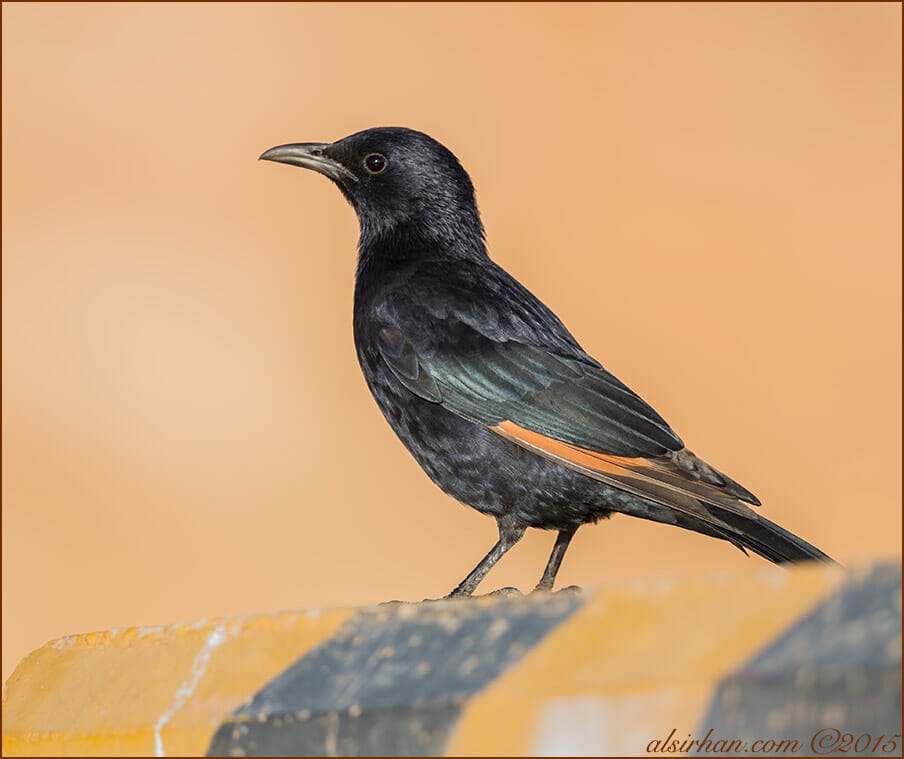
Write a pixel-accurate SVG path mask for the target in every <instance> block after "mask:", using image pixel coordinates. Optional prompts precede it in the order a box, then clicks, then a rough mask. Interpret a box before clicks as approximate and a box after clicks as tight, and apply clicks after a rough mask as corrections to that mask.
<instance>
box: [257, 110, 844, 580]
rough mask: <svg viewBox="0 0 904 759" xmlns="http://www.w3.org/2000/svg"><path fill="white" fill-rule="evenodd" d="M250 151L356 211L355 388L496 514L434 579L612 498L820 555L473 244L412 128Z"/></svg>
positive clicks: (554, 558) (463, 209) (476, 235)
mask: <svg viewBox="0 0 904 759" xmlns="http://www.w3.org/2000/svg"><path fill="white" fill-rule="evenodd" d="M261 158H262V159H265V160H268V161H278V162H280V163H288V164H291V165H293V166H302V167H304V168H307V169H313V170H314V171H317V172H320V173H321V174H325V175H326V176H327V177H329V178H330V179H331V180H332V181H333V182H335V184H336V185H337V186H338V187H339V189H340V190H341V191H342V194H343V195H344V196H345V198H346V199H347V200H348V201H349V203H351V205H352V207H353V208H354V209H355V211H356V212H357V215H358V220H359V222H360V227H361V235H360V240H359V242H358V266H357V273H356V280H355V305H354V335H355V346H356V348H357V353H358V361H359V362H360V364H361V370H362V371H363V373H364V377H365V379H366V381H367V385H368V387H369V388H370V391H371V393H373V396H374V398H375V400H376V402H377V405H378V406H379V407H380V410H381V411H382V412H383V415H384V416H385V417H386V421H388V422H389V424H390V426H391V427H392V428H393V430H395V433H396V434H397V435H398V436H399V438H400V439H401V441H402V443H404V445H405V447H406V448H408V450H409V451H410V452H411V455H412V456H414V458H415V459H416V460H417V462H418V463H419V464H420V465H421V467H422V468H423V469H424V471H425V472H426V473H427V474H428V476H429V477H430V479H432V480H433V482H435V483H436V484H437V485H438V486H439V487H440V488H441V489H442V490H443V491H444V492H446V493H448V494H449V495H451V496H452V497H453V498H456V499H457V500H459V501H461V502H462V503H465V504H467V505H468V506H471V507H473V508H475V509H477V510H478V511H480V512H482V513H484V514H488V515H490V516H492V517H494V518H495V519H496V522H497V523H498V526H499V541H498V542H497V543H496V545H494V546H493V548H492V549H491V550H490V552H489V553H488V554H487V555H486V556H485V557H484V558H483V559H482V560H481V561H480V563H479V564H478V565H477V566H476V567H475V568H474V570H473V571H472V572H471V573H470V574H469V575H468V576H467V577H466V578H465V579H464V580H463V581H462V582H461V584H459V585H458V587H457V588H455V589H454V590H453V591H452V593H451V594H450V595H453V596H457V595H470V594H471V593H473V591H474V590H475V588H476V587H477V585H478V584H479V583H480V581H481V580H482V579H483V578H484V577H485V576H486V574H487V572H489V570H490V569H491V568H492V566H493V565H494V564H495V563H496V562H497V561H498V560H499V558H500V557H501V556H502V555H503V554H505V552H506V551H508V550H509V549H510V548H511V547H512V546H513V545H515V543H517V542H518V540H520V539H521V537H522V535H523V534H524V531H525V530H526V528H528V527H538V528H541V529H545V530H556V531H558V537H557V538H556V542H555V547H554V548H553V550H552V554H551V556H550V558H549V562H548V563H547V565H546V570H545V571H544V572H543V576H542V578H541V579H540V581H539V583H538V584H537V589H546V590H548V589H551V588H552V586H553V582H554V581H555V577H556V573H557V572H558V569H559V565H560V564H561V563H562V557H563V556H564V554H565V551H566V549H567V548H568V544H569V542H570V541H571V539H572V537H573V536H574V533H575V531H576V530H577V529H578V527H580V526H581V525H582V524H585V523H587V522H596V521H597V520H598V519H601V518H603V517H608V516H609V515H610V514H612V513H613V512H621V513H623V514H630V515H631V516H636V517H642V518H644V519H651V520H653V521H656V522H664V523H666V524H673V525H676V526H678V527H683V528H685V529H688V530H694V531H696V532H700V533H703V534H704V535H709V536H711V537H714V538H721V539H723V540H727V541H729V542H730V543H733V544H734V545H735V546H737V547H738V548H740V549H741V550H742V551H744V552H745V553H746V551H745V549H750V550H751V551H754V552H755V553H758V554H760V555H761V556H764V557H765V558H767V559H769V560H770V561H773V562H776V563H784V562H797V561H803V560H807V559H822V560H825V561H831V559H829V557H828V556H826V555H825V554H824V553H822V551H820V550H818V549H817V548H814V547H813V546H812V545H810V544H809V543H807V542H806V541H804V540H802V539H801V538H799V537H797V536H796V535H793V534H791V533H790V532H788V531H787V530H784V529H782V528H781V527H779V526H778V525H777V524H774V523H773V522H770V521H769V520H767V519H765V518H764V517H762V516H760V515H759V514H757V513H756V512H755V511H754V510H753V509H752V508H750V506H748V505H747V504H752V505H754V506H759V505H760V502H759V500H758V499H757V498H756V496H754V495H753V494H752V493H750V491H748V490H747V489H745V488H744V487H742V486H741V485H739V484H738V483H737V482H735V481H734V480H732V479H730V478H729V477H727V476H726V475H724V474H722V473H721V472H719V471H717V470H716V469H714V468H713V467H711V466H710V465H709V464H707V463H706V462H704V461H703V460H702V459H700V458H698V457H697V456H695V455H694V454H693V453H692V452H691V451H689V450H688V449H687V448H685V446H684V443H683V442H682V441H681V438H679V437H678V435H676V434H675V433H674V432H673V431H672V429H671V428H670V427H669V425H668V424H667V423H666V422H665V420H664V419H663V418H662V417H661V416H660V415H659V414H657V413H656V412H655V411H654V410H653V409H652V408H651V407H650V406H649V405H647V404H646V403H645V402H644V401H643V400H642V399H641V398H640V397H639V396H638V395H637V394H636V393H634V392H633V391H632V390H630V389H629V388H628V387H627V386H625V385H624V384H623V383H622V382H620V381H619V380H618V379H616V377H615V376H613V375H612V374H610V373H609V372H608V371H606V370H605V369H604V368H603V367H602V366H601V365H600V363H599V362H598V361H597V360H596V359H594V358H593V357H592V356H590V355H589V354H588V353H586V352H585V351H584V349H583V348H581V346H580V345H579V344H578V343H577V341H576V340H575V339H574V337H572V336H571V333H570V332H569V331H568V330H567V329H566V328H565V326H564V325H563V324H562V322H561V321H559V319H558V318H557V317H556V315H555V314H554V313H553V312H552V311H550V310H549V309H548V308H547V307H546V306H545V305H544V304H543V303H542V302H541V301H540V300H539V299H538V298H536V297H535V296H534V295H533V294H532V293H530V292H529V291H528V290H527V289H526V288H525V287H524V286H523V285H521V284H520V283H519V282H518V281H517V280H515V279H514V278H513V277H512V276H511V275H510V274H508V273H507V272H506V271H504V270H503V269H502V268H501V267H499V266H498V265H497V264H495V263H494V262H493V261H491V260H490V258H489V256H488V255H487V250H486V246H485V244H484V230H483V224H482V222H481V220H480V215H479V213H478V211H477V204H476V201H475V199H474V187H473V185H472V184H471V179H470V177H469V176H468V174H467V173H466V172H465V170H464V169H463V168H462V166H461V164H460V163H459V162H458V160H457V159H456V157H455V156H454V155H453V154H452V153H451V152H450V151H449V150H448V149H447V148H445V147H444V146H443V145H441V144H440V143H438V142H437V141H436V140H434V139H432V138H431V137H429V136H427V135H426V134H423V133H421V132H416V131H413V130H411V129H404V128H400V127H382V128H376V129H367V130H365V131H363V132H358V133H356V134H353V135H350V136H349V137H345V138H344V139H341V140H339V141H338V142H334V143H296V144H291V145H280V146H278V147H275V148H271V149H270V150H268V151H266V152H265V153H264V154H263V155H261Z"/></svg>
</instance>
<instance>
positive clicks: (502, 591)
mask: <svg viewBox="0 0 904 759" xmlns="http://www.w3.org/2000/svg"><path fill="white" fill-rule="evenodd" d="M486 595H487V596H491V597H492V596H523V595H524V594H523V593H522V592H521V591H520V590H518V588H499V589H498V590H494V591H492V592H491V593H487V594H486ZM484 597H486V596H484Z"/></svg>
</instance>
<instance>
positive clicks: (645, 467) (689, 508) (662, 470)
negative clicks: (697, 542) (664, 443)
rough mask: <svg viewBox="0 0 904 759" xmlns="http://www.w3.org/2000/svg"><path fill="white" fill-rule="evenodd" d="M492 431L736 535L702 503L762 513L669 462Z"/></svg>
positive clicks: (506, 425) (503, 427)
mask: <svg viewBox="0 0 904 759" xmlns="http://www.w3.org/2000/svg"><path fill="white" fill-rule="evenodd" d="M488 429H490V430H491V431H492V432H495V433H496V434H497V435H501V436H502V437H504V438H506V439H507V440H510V441H512V442H513V443H517V444H518V445H520V446H522V447H523V448H527V449H528V450H530V451H533V452H534V453H537V454H538V455H540V456H543V457H545V458H548V459H550V460H552V461H556V462H558V463H560V464H562V465H563V466H566V467H568V468H569V469H572V470H574V471H576V472H580V473H581V474H585V475H587V476H588V477H592V478H594V479H596V480H599V481H600V482H604V483H606V484H608V485H611V486H612V487H615V488H618V489H619V490H624V491H626V492H629V493H633V494H634V495H639V496H641V497H642V498H647V499H649V500H651V501H655V502H657V503H660V504H662V505H664V506H669V507H671V508H675V509H678V510H679V511H683V512H686V513H688V514H692V515H693V516H696V517H699V518H701V519H704V521H706V522H709V523H711V524H716V525H718V526H719V527H722V528H723V529H728V530H730V531H734V529H733V528H731V527H730V526H729V525H728V524H726V523H725V522H723V521H722V520H720V519H718V517H717V516H715V515H714V514H713V513H712V512H710V511H709V510H708V509H706V508H704V506H703V504H701V503H700V502H701V501H702V502H703V503H705V504H707V505H709V506H716V507H718V508H720V509H725V510H726V511H730V512H732V513H734V514H738V515H740V516H744V517H747V518H750V519H754V520H755V519H757V514H756V512H755V511H753V510H752V509H751V508H750V507H749V506H747V505H746V504H744V503H743V502H742V501H741V500H740V499H738V498H737V497H735V496H734V495H732V494H730V493H727V492H725V491H724V490H722V489H720V488H719V487H718V486H716V485H712V484H710V483H707V482H703V481H701V480H699V479H694V478H692V477H691V476H690V475H689V474H688V473H687V472H686V471H684V470H682V469H680V468H679V467H678V466H676V465H675V463H674V462H673V461H672V459H670V458H668V457H663V458H661V459H646V458H633V457H629V456H612V455H610V454H606V453H599V452H598V451H592V450H589V449H587V448H581V447H579V446H576V445H572V444H571V443H564V442H562V441H561V440H556V439H555V438H551V437H548V436H546V435H543V434H542V433H539V432H535V431H534V430H529V429H526V428H524V427H521V426H520V425H518V424H515V423H514V422H511V421H508V420H506V421H503V422H499V424H496V425H493V426H491V427H489V428H488Z"/></svg>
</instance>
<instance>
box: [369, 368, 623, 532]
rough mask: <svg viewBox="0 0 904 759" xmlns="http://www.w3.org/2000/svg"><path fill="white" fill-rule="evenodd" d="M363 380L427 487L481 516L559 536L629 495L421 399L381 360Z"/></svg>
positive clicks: (605, 512) (596, 516)
mask: <svg viewBox="0 0 904 759" xmlns="http://www.w3.org/2000/svg"><path fill="white" fill-rule="evenodd" d="M362 368H364V362H363V361H362ZM368 369H369V371H368ZM364 374H365V377H366V379H367V382H368V385H369V387H370V390H371V393H372V394H373V396H374V399H375V400H376V402H377V405H378V406H379V407H380V410H381V411H382V412H383V415H384V416H385V418H386V421H387V422H388V423H389V425H390V427H392V429H393V430H394V431H395V433H396V434H397V435H398V436H399V439H400V440H401V441H402V443H403V444H404V445H405V447H406V448H407V449H408V450H409V451H410V452H411V455H412V456H414V458H415V460H416V461H417V462H418V464H420V465H421V468H422V469H423V470H424V471H425V472H426V473H427V475H428V476H429V477H430V479H431V480H433V482H434V483H436V485H437V486H439V487H440V488H441V489H442V490H443V491H444V492H445V493H447V494H448V495H450V496H452V497H453V498H455V499H457V500H459V501H461V502H462V503H465V504H467V505H469V506H471V507H473V508H475V509H477V510H478V511H481V512H483V513H485V514H490V515H493V516H500V515H503V514H506V515H511V516H513V517H515V518H516V519H517V520H518V521H519V522H521V523H522V524H524V525H526V526H530V527H540V528H544V529H561V528H563V527H568V526H573V525H578V524H582V523H584V522H588V521H595V520H596V519H599V518H600V517H603V516H608V514H609V512H610V511H611V510H613V509H617V508H618V501H619V499H620V498H621V497H622V495H626V494H622V493H620V492H619V491H615V490H613V489H611V488H608V487H605V486H603V485H601V484H600V483H599V482H597V481H596V480H593V479H591V478H589V477H586V476H584V475H581V474H577V473H576V472H573V471H571V470H570V469H566V468H565V467H563V466H561V465H559V464H556V463H554V462H552V461H549V460H547V459H544V458H542V457H540V456H537V455H536V454H534V453H531V452H530V451H528V450H526V449H524V448H522V447H521V446H518V445H516V444H514V443H512V442H510V441H508V440H506V439H505V438H502V437H500V436H499V435H497V434H496V433H494V432H491V431H490V430H489V429H487V428H486V427H484V426H482V425H479V424H475V423H473V422H469V421H467V420H466V419H463V418H461V417H459V416H457V415H456V414H453V413H451V412H449V411H447V410H446V409H444V408H443V407H442V406H440V405H439V404H437V403H431V402H430V401H426V400H424V399H422V398H419V397H418V396H416V395H414V394H413V393H411V392H410V391H409V390H408V389H407V388H405V387H404V386H403V385H402V384H401V383H400V382H399V381H398V380H397V379H396V378H395V376H394V375H392V373H391V372H390V371H389V370H388V369H387V368H385V365H384V364H383V363H382V362H381V361H379V360H377V361H375V362H374V363H372V364H370V365H369V366H368V367H367V369H365V372H364Z"/></svg>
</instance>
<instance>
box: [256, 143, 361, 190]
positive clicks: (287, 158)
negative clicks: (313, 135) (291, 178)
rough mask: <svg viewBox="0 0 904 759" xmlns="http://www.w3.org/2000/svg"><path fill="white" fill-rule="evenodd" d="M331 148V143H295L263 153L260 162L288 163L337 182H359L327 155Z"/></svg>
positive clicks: (278, 146)
mask: <svg viewBox="0 0 904 759" xmlns="http://www.w3.org/2000/svg"><path fill="white" fill-rule="evenodd" d="M329 147H330V143H328V142H294V143H291V144H289V145H277V146H276V147H275V148H270V149H269V150H266V151H264V152H263V153H261V156H260V159H259V160H261V161H276V162H277V163H288V164H289V165H291V166H301V167H302V168H305V169H313V170H314V171H317V172H320V173H321V174H324V175H326V176H328V177H329V178H330V179H333V180H335V181H337V182H338V181H339V180H341V179H350V180H352V181H353V182H357V181H358V177H356V176H355V175H354V174H352V172H351V171H349V170H348V169H347V168H345V166H343V165H342V164H341V163H339V161H336V160H335V159H333V158H330V157H329V156H327V155H326V150H327V149H328V148H329Z"/></svg>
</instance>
